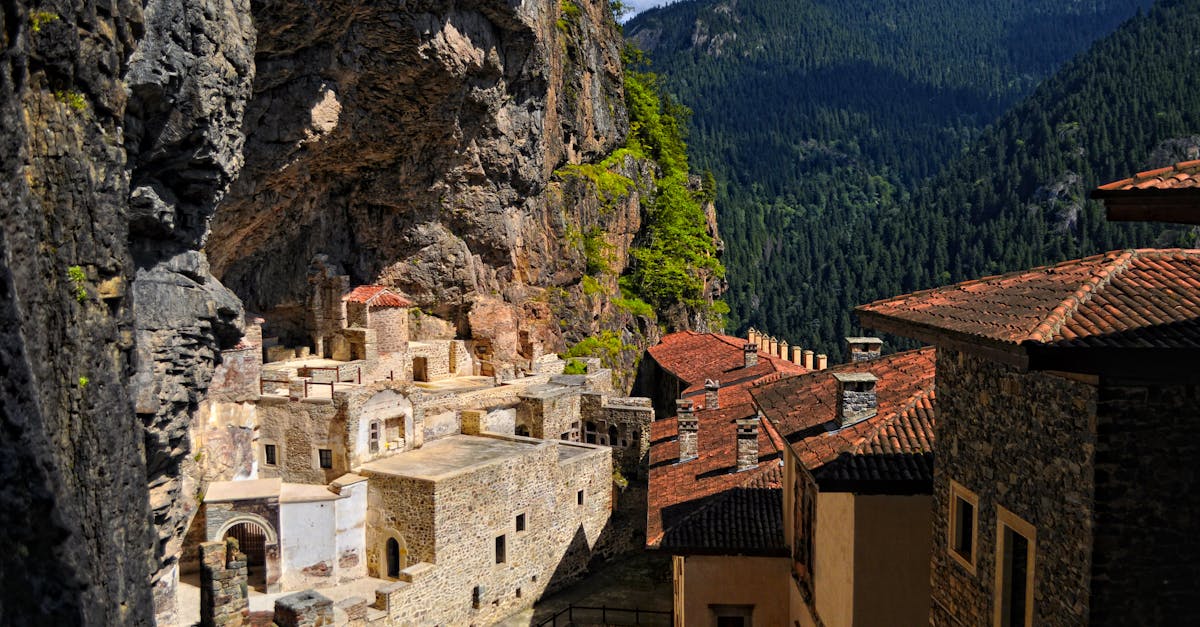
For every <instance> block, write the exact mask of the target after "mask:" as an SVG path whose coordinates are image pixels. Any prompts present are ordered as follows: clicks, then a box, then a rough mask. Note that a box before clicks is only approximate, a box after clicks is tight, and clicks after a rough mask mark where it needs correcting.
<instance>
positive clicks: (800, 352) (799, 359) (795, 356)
mask: <svg viewBox="0 0 1200 627" xmlns="http://www.w3.org/2000/svg"><path fill="white" fill-rule="evenodd" d="M792 363H794V364H796V365H797V366H803V365H804V349H803V348H801V347H799V346H793V347H792Z"/></svg>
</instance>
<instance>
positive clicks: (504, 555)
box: [496, 536, 508, 564]
mask: <svg viewBox="0 0 1200 627" xmlns="http://www.w3.org/2000/svg"><path fill="white" fill-rule="evenodd" d="M505 544H506V542H505V537H504V536H496V563H497V564H503V563H504V562H506V561H508V551H507V547H506V546H505Z"/></svg>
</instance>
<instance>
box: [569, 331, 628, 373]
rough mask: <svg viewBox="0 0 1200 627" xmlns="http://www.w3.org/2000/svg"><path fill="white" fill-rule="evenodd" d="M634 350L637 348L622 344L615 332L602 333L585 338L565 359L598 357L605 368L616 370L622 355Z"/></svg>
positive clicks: (572, 348) (570, 350)
mask: <svg viewBox="0 0 1200 627" xmlns="http://www.w3.org/2000/svg"><path fill="white" fill-rule="evenodd" d="M634 348H636V347H635V346H631V345H629V344H626V343H624V342H622V341H621V337H620V336H619V335H617V334H616V333H615V332H613V331H601V332H600V333H599V334H598V335H592V336H589V337H586V338H583V340H581V341H579V342H578V343H577V344H575V345H574V346H572V347H571V348H570V349H568V350H567V352H566V353H565V354H564V355H563V358H564V359H570V358H572V357H598V358H599V359H600V363H601V364H603V365H604V367H605V368H613V369H615V368H616V367H617V366H618V365H619V363H620V359H621V353H622V352H624V351H627V350H633V349H634Z"/></svg>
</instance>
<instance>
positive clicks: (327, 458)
mask: <svg viewBox="0 0 1200 627" xmlns="http://www.w3.org/2000/svg"><path fill="white" fill-rule="evenodd" d="M317 460H318V461H319V462H320V463H321V468H333V451H332V450H330V449H327V448H323V449H317Z"/></svg>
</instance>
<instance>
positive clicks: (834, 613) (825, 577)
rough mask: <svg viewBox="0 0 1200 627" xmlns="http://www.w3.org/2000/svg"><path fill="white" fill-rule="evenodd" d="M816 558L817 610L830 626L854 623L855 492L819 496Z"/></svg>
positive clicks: (842, 626)
mask: <svg viewBox="0 0 1200 627" xmlns="http://www.w3.org/2000/svg"><path fill="white" fill-rule="evenodd" d="M815 534H816V543H815V544H816V547H815V551H814V552H815V556H814V559H813V579H814V581H815V583H816V590H815V591H814V593H813V594H814V597H815V598H816V605H817V613H818V614H820V616H821V620H822V621H824V623H825V626H826V627H850V626H851V625H853V624H854V622H853V621H854V536H855V534H854V495H853V494H847V493H839V492H822V493H821V494H820V496H819V497H818V498H817V525H816V531H815Z"/></svg>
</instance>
